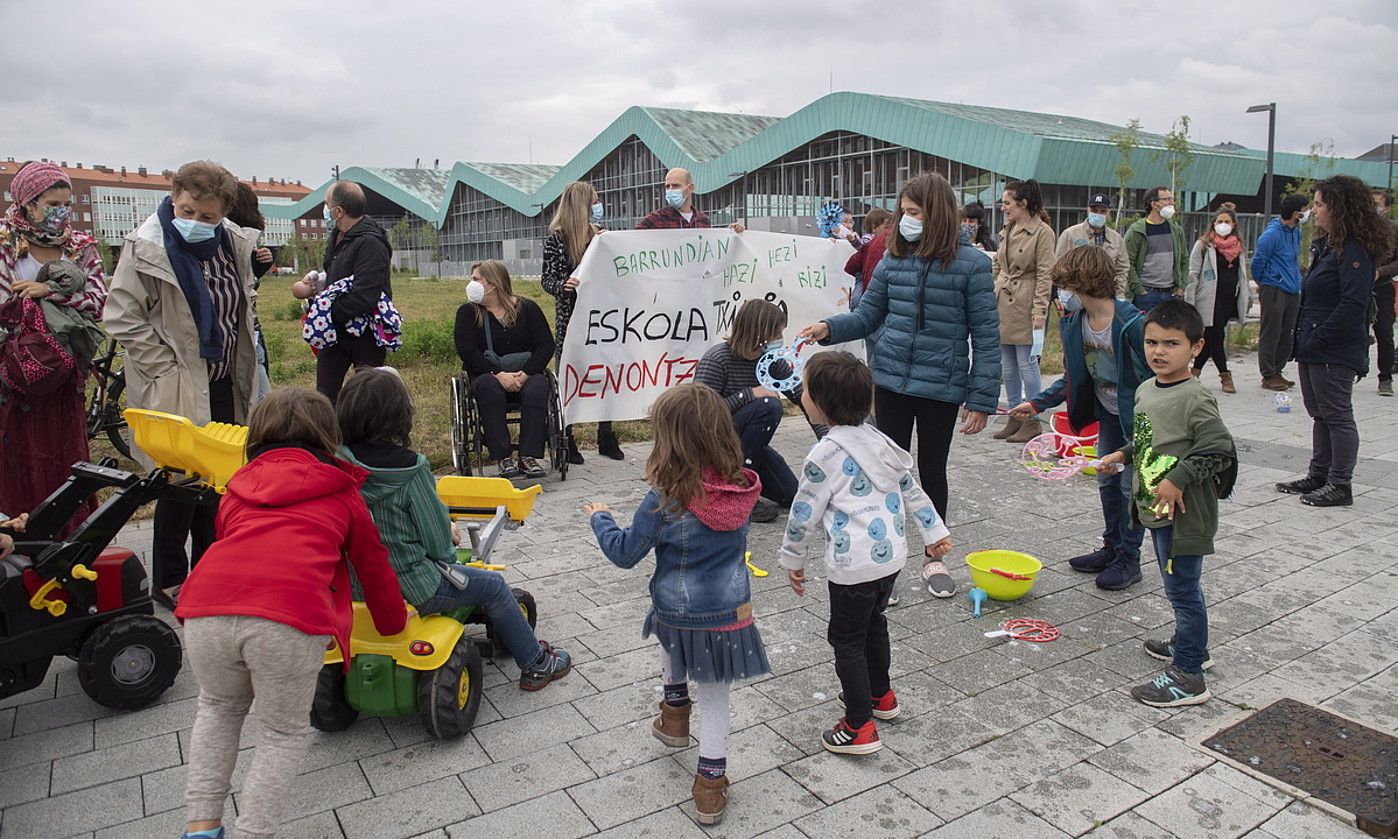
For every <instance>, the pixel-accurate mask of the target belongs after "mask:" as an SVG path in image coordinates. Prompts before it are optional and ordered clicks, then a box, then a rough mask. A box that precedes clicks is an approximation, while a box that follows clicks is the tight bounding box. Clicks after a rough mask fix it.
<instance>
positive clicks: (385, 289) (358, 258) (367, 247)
mask: <svg viewBox="0 0 1398 839" xmlns="http://www.w3.org/2000/svg"><path fill="white" fill-rule="evenodd" d="M325 223H326V224H327V225H328V226H330V227H331V232H330V241H329V243H328V244H327V246H326V249H325V264H324V270H325V281H326V283H327V284H328V283H333V282H335V281H337V280H343V279H344V278H346V277H354V288H352V289H351V290H350V291H347V292H345V293H344V294H341V295H340V296H339V297H337V298H336V299H335V303H334V306H333V307H332V308H331V310H330V318H331V320H333V321H334V322H335V325H336V327H338V328H339V329H338V331H339V332H340V340H339V342H338V343H336V344H334V345H332V346H329V347H326V348H325V349H323V350H321V351H320V355H319V356H317V357H316V390H318V391H320V392H321V393H323V394H325V396H326V397H327V398H329V399H330V401H332V402H333V401H335V397H337V396H339V395H340V387H341V386H342V385H343V384H344V382H345V374H346V373H348V372H349V369H350V367H351V366H353V367H355V368H356V369H358V368H363V367H381V366H383V363H384V357H385V355H386V352H385V350H384V348H383V347H381V346H379V345H378V342H376V341H375V340H374V336H373V334H371V332H366V333H365V334H363V335H360V336H359V337H354V336H351V335H347V334H345V332H344V325H345V324H346V323H348V322H349V321H351V320H353V319H354V318H357V317H359V316H361V315H368V314H371V313H373V312H374V311H375V310H376V309H377V308H378V305H379V297H380V295H381V294H387V295H388V296H389V297H390V298H391V297H392V296H393V286H392V283H391V280H390V271H389V256H390V255H391V254H392V253H393V249H392V248H391V247H390V246H389V244H388V234H387V233H385V232H384V229H383V226H382V225H380V224H379V223H378V222H377V221H374V220H373V219H371V218H369V217H368V216H366V215H364V189H363V187H361V186H360V185H359V184H357V183H354V182H352V181H336V182H335V183H334V184H333V185H331V187H330V189H328V190H326V192H325Z"/></svg>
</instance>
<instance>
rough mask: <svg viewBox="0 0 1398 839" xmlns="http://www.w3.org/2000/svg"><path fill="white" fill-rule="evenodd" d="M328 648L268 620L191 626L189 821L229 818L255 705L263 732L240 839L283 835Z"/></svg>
mask: <svg viewBox="0 0 1398 839" xmlns="http://www.w3.org/2000/svg"><path fill="white" fill-rule="evenodd" d="M329 640H330V639H329V637H328V636H325V635H307V634H306V633H304V632H301V631H300V630H296V629H293V628H291V627H289V626H287V625H286V624H282V623H277V622H276V621H270V620H264V619H263V618H252V617H244V616H220V617H210V618H191V619H189V620H188V621H186V622H185V626H184V643H185V650H186V652H187V653H188V655H189V663H190V666H191V667H193V668H194V676H195V678H196V679H198V680H199V707H198V711H197V712H196V713H195V716H194V731H193V733H192V734H191V735H190V745H189V751H190V755H189V771H188V780H187V781H186V782H185V793H184V800H185V811H186V818H187V819H188V820H189V821H204V820H208V819H222V818H223V803H224V801H225V800H226V799H227V798H228V793H229V791H230V786H231V783H230V782H231V778H232V776H233V766H234V764H236V763H237V761H238V739H239V736H240V735H241V734H242V731H243V720H244V719H245V718H246V717H247V714H248V707H249V706H250V705H252V700H253V698H254V697H256V698H257V720H258V722H259V723H261V725H259V726H258V737H257V744H256V748H255V749H254V750H253V756H252V766H251V768H250V769H249V771H248V775H247V780H245V781H244V782H243V790H242V793H240V794H239V796H238V835H239V836H240V837H241V836H247V837H254V836H255V837H272V836H275V835H276V832H277V828H278V827H280V826H281V805H282V802H283V801H285V800H286V798H287V790H288V789H289V788H290V787H291V785H292V784H293V783H294V782H295V780H296V775H297V774H298V772H299V771H300V768H301V754H302V752H304V751H305V747H306V742H305V741H306V735H307V734H308V733H309V731H310V709H311V701H312V700H313V699H314V698H315V692H316V675H317V674H318V673H319V672H320V667H321V661H322V659H323V657H324V655H325V647H326V644H327V643H328V642H329Z"/></svg>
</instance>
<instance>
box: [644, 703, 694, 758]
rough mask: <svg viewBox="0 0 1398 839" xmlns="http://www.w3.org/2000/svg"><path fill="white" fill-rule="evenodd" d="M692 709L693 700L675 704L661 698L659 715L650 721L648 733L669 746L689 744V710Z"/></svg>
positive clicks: (678, 747) (677, 747) (681, 746)
mask: <svg viewBox="0 0 1398 839" xmlns="http://www.w3.org/2000/svg"><path fill="white" fill-rule="evenodd" d="M693 709H694V703H693V702H686V703H684V704H683V705H680V706H675V705H667V704H666V703H665V701H664V700H661V702H660V715H659V716H657V717H656V718H655V720H654V721H653V722H651V724H650V733H651V734H654V735H655V739H657V740H659V741H660V742H662V743H664V744H665V745H667V746H670V747H671V748H676V749H683V748H685V747H686V746H688V745H689V712H690V711H691V710H693Z"/></svg>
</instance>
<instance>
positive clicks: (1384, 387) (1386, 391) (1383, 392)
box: [1379, 379, 1393, 396]
mask: <svg viewBox="0 0 1398 839" xmlns="http://www.w3.org/2000/svg"><path fill="white" fill-rule="evenodd" d="M1392 395H1393V380H1392V379H1379V396H1392Z"/></svg>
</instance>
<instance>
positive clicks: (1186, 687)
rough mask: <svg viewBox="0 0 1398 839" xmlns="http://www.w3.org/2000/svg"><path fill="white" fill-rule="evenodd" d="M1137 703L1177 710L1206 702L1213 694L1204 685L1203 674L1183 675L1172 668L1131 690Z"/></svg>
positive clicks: (1180, 671) (1182, 672)
mask: <svg viewBox="0 0 1398 839" xmlns="http://www.w3.org/2000/svg"><path fill="white" fill-rule="evenodd" d="M1131 695H1132V696H1133V697H1135V699H1136V701H1137V702H1141V703H1143V704H1146V705H1149V706H1151V707H1152V708H1178V707H1180V706H1183V705H1198V704H1200V703H1203V702H1207V701H1208V700H1209V699H1210V698H1211V697H1212V696H1213V694H1211V693H1209V688H1208V686H1207V685H1205V684H1204V674H1203V673H1185V672H1184V671H1182V670H1177V669H1175V668H1174V667H1170V668H1167V669H1166V670H1165V671H1164V672H1163V673H1161V674H1160V675H1159V676H1156V677H1155V678H1154V679H1151V680H1150V681H1149V682H1146V683H1145V684H1143V685H1137V686H1136V687H1133V688H1131Z"/></svg>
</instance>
